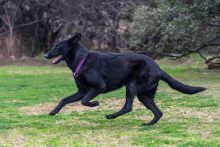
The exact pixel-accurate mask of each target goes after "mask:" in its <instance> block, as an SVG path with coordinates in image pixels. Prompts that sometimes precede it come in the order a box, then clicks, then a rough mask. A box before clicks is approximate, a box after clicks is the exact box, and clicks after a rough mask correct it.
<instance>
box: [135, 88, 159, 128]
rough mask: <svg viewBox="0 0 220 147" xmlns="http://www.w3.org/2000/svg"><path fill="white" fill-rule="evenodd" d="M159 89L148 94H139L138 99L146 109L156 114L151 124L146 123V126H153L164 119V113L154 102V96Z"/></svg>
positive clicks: (154, 89)
mask: <svg viewBox="0 0 220 147" xmlns="http://www.w3.org/2000/svg"><path fill="white" fill-rule="evenodd" d="M156 91H157V87H155V88H153V89H152V90H149V91H147V92H146V93H142V94H138V99H139V100H140V102H141V103H142V104H144V106H145V107H147V108H148V109H150V110H151V112H153V114H154V118H153V119H152V120H151V121H150V122H149V123H144V125H153V124H155V123H156V122H158V121H159V119H160V118H161V117H162V115H163V113H162V112H161V111H160V110H159V108H158V107H157V106H156V104H155V101H154V96H155V94H156Z"/></svg>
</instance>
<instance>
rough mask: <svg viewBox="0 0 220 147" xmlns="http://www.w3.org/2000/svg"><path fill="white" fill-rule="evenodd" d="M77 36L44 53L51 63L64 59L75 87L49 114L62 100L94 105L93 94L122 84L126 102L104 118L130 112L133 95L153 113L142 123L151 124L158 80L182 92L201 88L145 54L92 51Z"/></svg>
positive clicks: (158, 113)
mask: <svg viewBox="0 0 220 147" xmlns="http://www.w3.org/2000/svg"><path fill="white" fill-rule="evenodd" d="M80 39H81V34H79V33H77V34H75V35H74V36H73V37H72V38H70V39H68V40H65V41H62V42H60V43H58V44H57V45H56V47H55V48H54V49H52V50H50V51H49V52H48V53H47V54H45V58H47V59H51V58H55V59H54V60H53V64H58V63H59V62H60V61H62V60H64V61H66V64H67V66H68V67H69V68H70V69H71V70H72V72H73V76H74V78H75V81H76V85H77V87H78V92H77V93H76V94H74V95H71V96H69V97H66V98H64V99H62V100H61V101H60V102H59V104H58V105H57V106H56V108H55V109H53V110H52V111H51V112H50V115H55V114H57V113H58V112H59V111H60V110H61V109H62V108H63V107H64V106H65V105H66V104H68V103H72V102H76V101H80V100H81V103H82V104H83V105H85V106H89V107H95V106H98V105H99V103H98V102H97V101H91V100H92V99H94V98H95V97H96V96H97V95H99V94H101V93H106V92H109V91H112V90H115V89H118V88H120V87H122V86H124V85H125V86H126V102H125V104H124V106H123V108H122V109H121V110H120V111H118V112H116V113H114V114H110V115H106V118H107V119H114V118H116V117H118V116H120V115H123V114H125V113H128V112H130V111H131V110H132V104H133V100H134V98H135V96H137V97H138V99H139V101H140V102H141V103H142V104H143V105H144V106H146V107H147V108H148V109H150V110H151V111H152V112H153V114H154V118H153V119H152V120H151V121H150V122H149V123H146V124H145V125H153V124H155V123H156V122H157V121H158V120H159V119H160V118H161V117H162V112H161V111H160V110H159V109H158V107H157V106H156V104H155V102H154V96H155V93H156V91H157V86H158V82H159V81H160V80H163V81H165V82H166V83H168V84H169V86H170V87H171V88H173V89H175V90H178V91H180V92H182V93H185V94H195V93H198V92H201V91H204V90H205V88H203V87H193V86H188V85H184V84H182V83H181V82H179V81H177V80H175V79H173V78H172V77H170V76H169V75H168V74H167V73H166V72H165V71H163V70H162V69H160V67H159V66H158V65H157V64H156V63H155V62H154V61H153V60H152V59H151V58H150V57H148V56H146V55H142V54H128V53H100V52H92V51H89V50H88V49H86V48H84V47H82V46H81V44H80Z"/></svg>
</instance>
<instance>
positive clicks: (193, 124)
mask: <svg viewBox="0 0 220 147" xmlns="http://www.w3.org/2000/svg"><path fill="white" fill-rule="evenodd" d="M159 63H161V64H160V65H161V67H162V68H163V69H164V70H165V71H167V72H168V73H169V74H170V75H172V76H173V77H175V78H177V79H179V80H181V81H182V82H184V83H187V84H191V85H197V86H204V87H207V88H208V90H207V91H205V92H203V93H199V94H196V95H192V96H189V95H184V94H181V93H179V92H177V91H174V90H172V89H170V88H169V87H168V86H167V85H166V84H165V83H163V82H161V83H160V86H159V90H158V93H157V96H156V101H157V104H158V106H159V107H160V109H161V110H162V111H163V112H164V116H163V117H162V119H161V120H160V121H159V122H158V123H157V124H156V125H154V126H141V124H142V123H144V122H147V121H150V120H151V119H152V114H151V113H150V112H149V111H148V110H146V109H145V108H144V107H143V106H142V105H141V104H140V103H139V102H138V101H137V99H136V100H135V105H134V110H133V111H132V112H131V113H129V114H126V115H123V116H122V117H119V118H117V119H115V120H107V119H105V115H106V114H109V113H113V112H115V111H117V110H119V109H120V108H121V107H122V105H123V98H124V88H122V89H120V90H117V91H114V92H111V93H108V94H105V95H100V96H98V97H97V98H96V99H97V100H98V101H100V102H101V105H100V106H99V107H98V108H91V109H90V108H87V107H84V106H81V105H80V104H79V103H78V104H75V105H71V106H67V108H66V109H65V110H64V111H62V112H61V113H59V114H58V115H56V116H53V117H51V116H48V115H47V113H48V112H49V110H50V109H52V108H53V107H54V106H55V103H57V102H58V101H59V100H61V98H63V97H65V96H68V95H70V94H72V93H74V92H75V91H76V87H75V83H74V81H73V79H72V75H71V72H70V71H69V70H68V69H67V68H66V67H55V66H53V67H52V66H48V67H46V66H44V67H37V66H21V67H16V66H1V67H0V146H27V147H29V146H180V147H185V146H220V106H219V104H220V92H219V89H220V74H219V72H220V71H210V70H207V69H205V67H204V66H201V65H200V64H199V63H197V62H194V61H193V62H192V64H189V63H179V64H173V63H169V62H164V61H160V62H159ZM111 101H112V102H113V103H112V104H111V103H110V104H108V103H109V102H111Z"/></svg>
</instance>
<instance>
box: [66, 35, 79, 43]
mask: <svg viewBox="0 0 220 147" xmlns="http://www.w3.org/2000/svg"><path fill="white" fill-rule="evenodd" d="M81 36H82V35H81V33H75V35H73V37H71V38H70V39H68V42H69V43H77V42H79V41H80V40H81Z"/></svg>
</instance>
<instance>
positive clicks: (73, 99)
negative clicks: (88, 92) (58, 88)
mask: <svg viewBox="0 0 220 147" xmlns="http://www.w3.org/2000/svg"><path fill="white" fill-rule="evenodd" d="M84 95H85V93H83V92H80V91H79V92H77V93H76V94H74V95H71V96H68V97H66V98H64V99H62V100H61V101H60V102H59V104H58V105H57V106H56V107H55V108H54V109H53V110H52V111H51V112H50V113H49V114H50V115H55V114H57V113H58V112H59V111H60V110H61V109H62V108H63V107H64V106H65V105H66V104H69V103H73V102H76V101H79V100H81V99H82V98H83V96H84Z"/></svg>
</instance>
